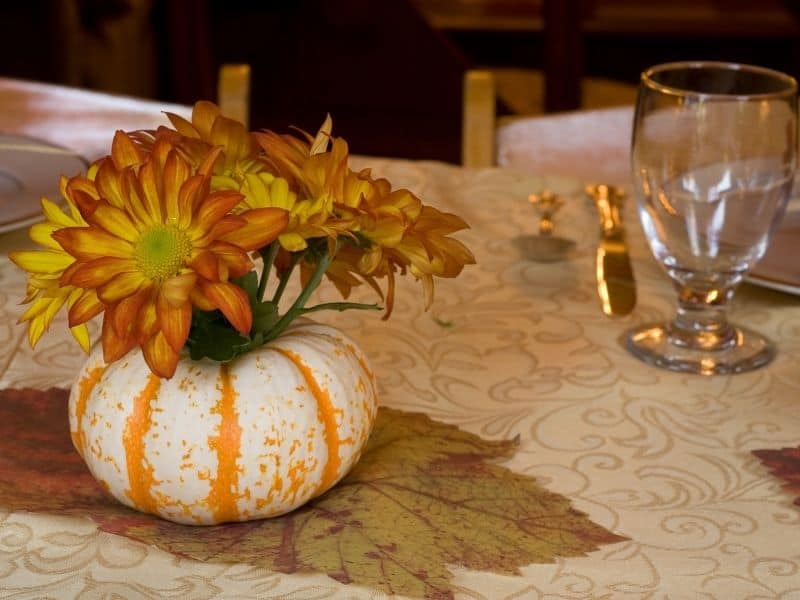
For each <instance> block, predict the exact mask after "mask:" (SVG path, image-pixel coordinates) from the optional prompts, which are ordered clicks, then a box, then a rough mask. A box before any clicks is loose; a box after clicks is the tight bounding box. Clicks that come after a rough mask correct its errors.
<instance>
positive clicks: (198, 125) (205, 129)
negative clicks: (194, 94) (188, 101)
mask: <svg viewBox="0 0 800 600" xmlns="http://www.w3.org/2000/svg"><path fill="white" fill-rule="evenodd" d="M219 116H220V110H219V107H218V106H217V105H216V104H214V103H213V102H208V101H207V100H200V101H199V102H195V105H194V107H193V108H192V125H194V128H195V129H196V130H197V132H198V133H199V134H200V137H201V138H203V139H208V138H210V137H211V128H212V127H213V126H214V121H216V120H217V117H219Z"/></svg>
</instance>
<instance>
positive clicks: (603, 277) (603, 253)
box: [586, 184, 636, 316]
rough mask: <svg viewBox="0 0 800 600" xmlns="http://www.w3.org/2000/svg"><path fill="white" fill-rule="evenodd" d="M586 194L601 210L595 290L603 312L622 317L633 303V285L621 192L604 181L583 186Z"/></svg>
mask: <svg viewBox="0 0 800 600" xmlns="http://www.w3.org/2000/svg"><path fill="white" fill-rule="evenodd" d="M586 193H587V194H588V195H589V196H590V197H591V198H592V199H593V200H594V203H595V206H597V210H598V211H599V212H600V226H601V229H602V237H601V239H600V244H599V245H598V247H597V264H596V269H597V293H598V295H599V296H600V302H601V303H602V308H603V312H604V313H605V314H607V315H608V316H624V315H627V314H629V313H630V312H631V311H632V310H633V307H634V306H636V285H635V284H634V280H633V269H632V268H631V259H630V256H629V255H628V247H627V245H626V244H625V229H624V228H623V226H622V218H621V216H620V207H621V204H622V197H623V193H622V191H621V190H619V189H618V188H615V187H613V186H609V185H603V184H600V185H589V186H586Z"/></svg>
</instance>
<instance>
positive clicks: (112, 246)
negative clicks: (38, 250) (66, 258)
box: [12, 227, 133, 270]
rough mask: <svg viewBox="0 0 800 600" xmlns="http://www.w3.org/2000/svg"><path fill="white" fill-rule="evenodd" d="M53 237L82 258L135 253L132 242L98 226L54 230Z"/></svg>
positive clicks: (76, 256)
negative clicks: (97, 227)
mask: <svg viewBox="0 0 800 600" xmlns="http://www.w3.org/2000/svg"><path fill="white" fill-rule="evenodd" d="M53 238H54V239H55V240H56V241H57V242H58V243H59V244H61V247H62V248H64V250H66V251H67V252H69V253H70V254H71V255H72V256H74V257H75V258H78V259H81V260H91V259H93V258H101V257H104V256H113V257H116V258H128V257H130V256H132V255H133V245H132V244H131V243H130V242H127V241H125V240H121V239H120V238H118V237H115V236H113V235H111V234H110V233H106V232H104V231H102V230H100V229H96V228H89V227H66V228H64V229H59V230H58V231H56V232H54V233H53ZM12 260H13V259H12ZM23 268H25V267H23ZM26 270H29V269H26Z"/></svg>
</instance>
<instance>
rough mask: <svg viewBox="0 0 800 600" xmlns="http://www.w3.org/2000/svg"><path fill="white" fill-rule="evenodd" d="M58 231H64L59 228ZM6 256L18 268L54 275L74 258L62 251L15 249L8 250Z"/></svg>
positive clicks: (73, 260)
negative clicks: (12, 250) (13, 250)
mask: <svg viewBox="0 0 800 600" xmlns="http://www.w3.org/2000/svg"><path fill="white" fill-rule="evenodd" d="M60 231H66V230H65V229H61V230H60ZM8 257H9V258H10V259H11V261H12V262H13V263H14V264H15V265H17V266H18V267H19V268H20V269H23V270H25V271H28V272H29V273H44V274H51V275H56V274H60V273H61V272H62V271H63V270H64V269H66V268H67V267H68V266H70V265H71V264H72V263H73V262H75V259H74V258H73V257H72V256H70V255H69V254H65V253H64V252H52V251H50V250H17V251H15V252H9V253H8Z"/></svg>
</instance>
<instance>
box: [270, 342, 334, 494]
mask: <svg viewBox="0 0 800 600" xmlns="http://www.w3.org/2000/svg"><path fill="white" fill-rule="evenodd" d="M275 350H277V351H278V352H280V353H281V354H283V355H284V356H285V357H286V358H288V359H289V361H291V362H292V364H294V366H295V367H296V368H297V370H298V371H299V372H300V374H301V375H302V376H303V379H305V382H306V384H307V385H308V389H309V391H310V392H311V395H312V396H314V399H315V400H316V401H317V418H318V419H319V421H320V423H322V425H323V436H324V438H325V445H326V446H327V449H328V460H327V461H325V467H324V469H323V471H322V477H321V479H320V482H319V485H318V486H317V489H316V491H315V492H314V495H313V496H318V495H319V494H322V493H323V492H325V491H326V490H327V489H328V488H330V487H331V486H332V485H333V484H334V483H335V482H336V477H337V476H338V473H339V468H340V467H341V464H342V459H341V457H340V456H339V426H338V424H337V423H336V410H335V408H334V406H333V402H331V396H330V393H329V392H328V390H325V389H322V387H320V385H319V384H318V383H317V380H316V379H315V377H314V373H313V372H312V371H311V368H310V367H309V366H308V365H307V364H306V363H305V362H304V361H303V358H302V357H301V356H300V355H299V354H297V353H295V352H292V351H291V350H287V349H285V348H275Z"/></svg>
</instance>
